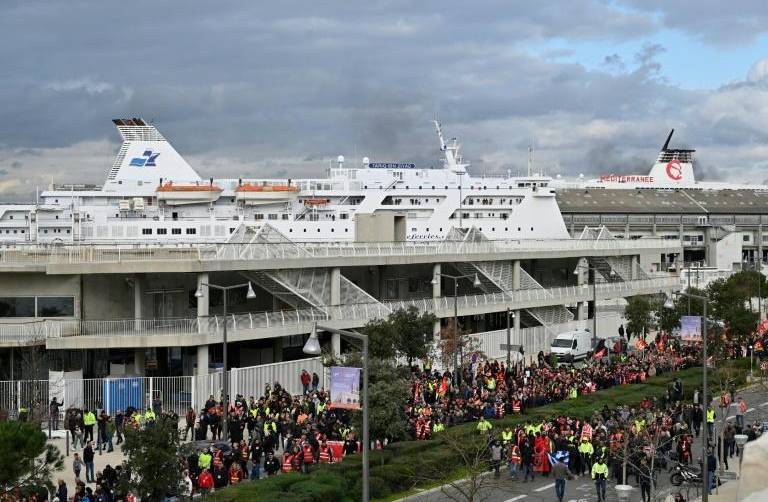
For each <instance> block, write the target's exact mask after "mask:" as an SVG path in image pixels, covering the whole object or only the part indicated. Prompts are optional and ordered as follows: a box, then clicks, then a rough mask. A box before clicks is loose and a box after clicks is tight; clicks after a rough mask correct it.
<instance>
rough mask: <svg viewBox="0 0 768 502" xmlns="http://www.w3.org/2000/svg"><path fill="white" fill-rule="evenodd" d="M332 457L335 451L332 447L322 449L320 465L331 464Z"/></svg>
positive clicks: (322, 447)
mask: <svg viewBox="0 0 768 502" xmlns="http://www.w3.org/2000/svg"><path fill="white" fill-rule="evenodd" d="M332 455H333V450H331V447H330V446H321V447H320V463H321V464H327V463H330V461H331V456H332Z"/></svg>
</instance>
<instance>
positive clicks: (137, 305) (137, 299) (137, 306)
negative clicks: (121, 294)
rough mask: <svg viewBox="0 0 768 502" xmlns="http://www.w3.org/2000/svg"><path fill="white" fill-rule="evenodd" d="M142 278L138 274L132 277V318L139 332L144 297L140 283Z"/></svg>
mask: <svg viewBox="0 0 768 502" xmlns="http://www.w3.org/2000/svg"><path fill="white" fill-rule="evenodd" d="M142 282H143V281H142V277H141V275H139V274H135V275H134V276H133V318H134V319H135V321H136V322H135V329H136V330H137V331H139V330H141V318H142V309H141V306H142V302H141V300H142V297H143V296H144V288H143V283H142Z"/></svg>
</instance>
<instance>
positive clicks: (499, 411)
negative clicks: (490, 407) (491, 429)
mask: <svg viewBox="0 0 768 502" xmlns="http://www.w3.org/2000/svg"><path fill="white" fill-rule="evenodd" d="M494 408H495V409H494V411H495V412H496V418H504V405H503V404H501V403H496V405H495V406H494Z"/></svg>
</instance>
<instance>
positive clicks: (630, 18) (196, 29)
mask: <svg viewBox="0 0 768 502" xmlns="http://www.w3.org/2000/svg"><path fill="white" fill-rule="evenodd" d="M148 12H151V16H147V15H146V14H147V13H148ZM654 16H655V14H654V13H649V12H648V11H645V10H641V9H639V8H638V9H637V10H633V11H628V10H627V9H625V8H621V9H619V8H616V7H615V6H614V5H613V4H612V3H610V2H604V1H602V0H571V1H568V2H562V3H561V4H560V5H559V6H558V8H557V9H554V8H552V7H551V6H550V5H548V4H547V3H538V4H537V3H533V4H532V3H530V2H522V1H519V2H508V1H503V0H491V1H487V2H478V3H476V4H473V5H472V8H471V9H468V8H467V7H466V3H462V2H458V1H457V0H452V1H447V2H436V1H425V2H407V1H405V0H394V1H383V0H381V1H380V0H375V1H373V2H365V3H354V2H353V3H349V2H341V1H340V0H334V1H330V2H323V3H322V4H318V3H312V2H310V3H306V2H298V1H297V0H290V1H286V2H273V3H270V4H263V3H249V2H235V1H232V0H225V1H222V2H217V4H216V8H215V9H212V8H211V4H210V3H207V2H202V1H190V2H185V8H184V9H178V6H177V5H174V4H170V3H165V2H159V3H158V2H150V1H149V0H137V1H135V2H128V3H125V2H121V3H117V2H96V3H94V2H88V1H85V0H72V1H70V2H67V3H66V4H63V3H48V4H40V3H34V2H16V3H10V2H6V3H2V4H0V30H2V31H3V33H4V34H6V43H5V44H4V45H0V60H2V61H3V62H4V71H3V73H2V75H0V106H1V107H2V109H3V111H4V114H5V115H6V116H9V117H14V120H13V121H6V122H4V123H0V142H2V144H0V158H2V159H13V160H14V163H15V162H19V163H20V164H21V163H23V166H24V172H25V175H28V177H27V179H25V180H23V183H20V184H18V185H15V186H13V187H10V188H8V189H7V190H6V191H5V192H4V197H3V200H5V199H6V194H7V193H9V191H10V190H11V189H12V190H13V191H16V193H20V194H21V193H27V194H28V193H33V192H34V187H35V186H36V185H41V186H44V185H45V184H47V183H48V182H50V176H51V175H55V176H56V179H57V180H58V181H62V177H65V176H66V177H71V178H72V180H74V181H83V182H94V183H99V182H101V181H102V180H103V178H104V175H105V173H106V171H107V170H108V167H109V165H110V163H111V156H112V155H113V154H114V151H115V149H116V147H117V142H118V137H117V134H116V133H115V131H114V129H113V128H112V126H111V123H110V122H109V121H110V119H111V118H114V117H119V116H143V117H144V118H146V119H148V120H154V121H155V123H156V124H157V126H158V127H159V128H160V130H161V131H162V132H163V134H164V135H165V136H166V137H167V138H168V139H169V140H170V141H171V142H172V143H173V144H174V145H175V146H176V148H177V149H178V150H179V151H180V152H181V153H182V155H184V156H185V157H187V158H188V159H189V161H190V162H191V163H192V164H193V165H194V166H196V167H197V168H198V169H199V170H200V172H201V174H202V175H204V176H209V175H212V176H231V177H240V176H277V177H288V176H292V177H296V176H318V175H321V174H322V173H323V172H324V169H325V168H326V167H327V165H328V160H329V159H334V158H335V156H336V155H338V154H344V155H345V156H347V159H348V160H349V161H350V162H351V161H352V160H353V159H354V160H355V161H359V159H361V158H362V157H363V156H369V157H371V158H372V159H380V160H392V161H397V160H409V161H414V162H417V163H419V164H420V165H425V166H437V165H440V152H439V150H438V148H437V143H436V140H435V135H434V131H433V129H432V125H431V123H430V121H431V120H432V119H433V118H435V117H437V118H439V119H440V120H441V121H442V122H443V123H444V126H445V132H446V134H448V135H449V136H454V135H456V136H459V137H460V138H461V139H462V141H463V143H464V145H465V147H464V152H465V157H466V158H467V159H468V160H471V161H474V164H475V167H473V170H475V172H487V173H491V172H505V171H506V170H507V169H511V170H512V172H518V170H524V169H525V166H526V148H527V146H528V144H529V143H530V142H531V140H532V138H535V141H536V144H537V165H540V166H546V169H547V170H558V171H560V172H562V173H564V174H568V173H572V174H576V173H579V172H596V171H599V170H601V169H603V166H605V163H606V162H610V163H611V164H612V165H615V169H617V170H618V169H624V170H635V169H639V170H640V172H645V171H647V169H648V168H649V166H650V164H651V162H652V161H653V159H654V158H655V156H656V152H657V149H658V145H659V144H660V142H661V140H663V138H662V136H663V135H664V134H665V132H666V131H667V130H668V128H669V127H672V126H674V127H678V128H679V129H680V133H681V134H680V136H681V138H685V140H686V141H691V142H692V143H695V144H696V145H697V146H698V145H701V146H703V147H706V149H705V152H706V154H707V155H710V156H712V158H713V159H716V160H713V161H712V162H713V163H716V162H720V161H722V159H724V158H725V157H724V154H723V152H724V151H728V152H729V153H730V154H731V158H734V157H733V155H734V154H733V153H732V149H734V148H736V147H739V146H741V147H743V146H745V145H752V144H753V143H754V142H758V141H761V139H762V136H761V135H760V134H759V132H760V131H761V130H766V131H768V112H763V111H762V110H763V108H759V109H757V110H755V109H754V108H755V107H754V103H756V102H759V103H762V100H763V99H765V98H764V96H765V95H766V94H765V90H764V89H763V87H761V86H758V85H753V84H755V82H743V83H738V84H734V85H733V86H729V87H724V88H722V89H716V90H712V91H690V90H684V89H680V88H678V87H675V86H673V85H670V84H668V83H667V82H665V81H664V80H663V79H662V78H661V76H662V75H663V72H661V73H660V69H661V68H660V66H659V63H658V61H657V59H656V56H657V55H658V54H659V51H660V50H662V49H663V48H661V46H659V45H658V44H648V45H646V46H644V47H643V48H642V50H641V51H640V52H639V53H638V56H637V58H636V59H634V60H633V59H628V60H626V61H624V60H622V59H621V58H620V57H618V56H617V55H615V54H614V55H609V56H607V57H606V59H605V65H604V66H602V67H601V69H598V70H590V69H587V68H585V67H584V66H582V65H579V64H575V63H569V62H564V61H563V60H561V59H560V58H562V56H569V55H571V54H572V53H573V52H572V51H570V50H569V49H561V50H554V51H547V50H544V51H543V57H536V56H534V55H533V54H532V50H531V47H537V48H538V47H539V45H540V44H541V45H542V46H546V45H545V44H546V42H547V41H549V40H552V39H557V40H558V41H560V42H562V41H565V42H566V44H568V43H570V42H580V41H590V42H599V43H605V44H606V45H607V46H608V45H609V44H610V43H612V42H625V41H628V40H632V41H636V40H640V39H641V38H642V37H648V36H650V35H653V33H654V31H655V30H657V29H658V26H657V25H656V21H655V17H654ZM30 25H31V26H35V29H34V30H29V29H27V28H26V27H27V26H30ZM116 25H121V26H129V27H130V29H127V30H125V32H118V33H116V32H115V30H114V26H116ZM642 39H643V40H644V39H645V38H642ZM745 71H746V69H745ZM764 109H766V110H768V106H766V107H765V108H764ZM745 110H749V111H750V112H751V113H744V111H745ZM750 115H751V116H750ZM748 117H749V118H748ZM735 155H736V157H738V158H737V162H740V163H743V164H745V165H753V164H754V163H755V162H757V161H758V160H759V158H758V157H759V155H758V154H757V153H756V152H752V153H750V155H749V156H748V155H743V154H739V153H738V152H737V153H736V154H735ZM598 160H600V162H602V164H600V165H596V161H598ZM641 160H642V162H641ZM554 166H558V167H554ZM3 167H5V164H3ZM11 167H13V165H11ZM641 167H642V169H641ZM606 168H607V167H606ZM617 172H618V171H617Z"/></svg>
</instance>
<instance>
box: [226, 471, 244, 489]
mask: <svg viewBox="0 0 768 502" xmlns="http://www.w3.org/2000/svg"><path fill="white" fill-rule="evenodd" d="M241 472H242V471H240V470H238V469H230V470H229V484H231V485H236V484H238V483H239V482H240V473H241Z"/></svg>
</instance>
